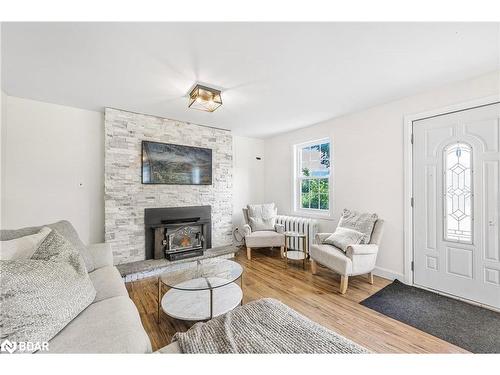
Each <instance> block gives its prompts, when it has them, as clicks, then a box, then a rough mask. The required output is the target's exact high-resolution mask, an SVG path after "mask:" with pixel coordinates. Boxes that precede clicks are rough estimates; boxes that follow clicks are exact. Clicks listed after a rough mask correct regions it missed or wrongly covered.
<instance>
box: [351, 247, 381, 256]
mask: <svg viewBox="0 0 500 375" xmlns="http://www.w3.org/2000/svg"><path fill="white" fill-rule="evenodd" d="M377 253H378V245H376V244H362V245H349V246H347V251H346V255H347V256H348V257H349V258H352V257H353V256H354V255H369V254H377Z"/></svg>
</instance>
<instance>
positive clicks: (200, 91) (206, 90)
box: [188, 85, 222, 112]
mask: <svg viewBox="0 0 500 375" xmlns="http://www.w3.org/2000/svg"><path fill="white" fill-rule="evenodd" d="M221 105H222V97H221V96H220V90H216V89H212V88H210V87H207V86H202V85H196V86H195V87H194V88H193V89H192V90H191V93H190V94H189V105H188V107H189V108H194V109H199V110H200V111H207V112H213V111H215V110H216V109H217V108H219V107H220V106H221Z"/></svg>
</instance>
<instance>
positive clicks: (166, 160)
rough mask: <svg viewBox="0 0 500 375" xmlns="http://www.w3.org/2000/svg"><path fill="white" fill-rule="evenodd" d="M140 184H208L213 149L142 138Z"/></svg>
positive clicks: (210, 178)
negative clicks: (143, 139) (150, 140)
mask: <svg viewBox="0 0 500 375" xmlns="http://www.w3.org/2000/svg"><path fill="white" fill-rule="evenodd" d="M142 183H143V184H167V185H211V184H212V150H211V149H209V148H200V147H191V146H182V145H174V144H170V143H158V142H149V141H142Z"/></svg>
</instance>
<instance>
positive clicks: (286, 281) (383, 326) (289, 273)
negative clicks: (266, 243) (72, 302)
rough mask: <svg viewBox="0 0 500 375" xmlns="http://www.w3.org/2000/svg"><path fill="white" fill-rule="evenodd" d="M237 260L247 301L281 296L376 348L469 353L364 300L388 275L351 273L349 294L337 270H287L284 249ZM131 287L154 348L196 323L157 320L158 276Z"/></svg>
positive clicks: (317, 319)
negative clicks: (369, 276)
mask: <svg viewBox="0 0 500 375" xmlns="http://www.w3.org/2000/svg"><path fill="white" fill-rule="evenodd" d="M234 260H235V261H237V262H238V263H240V264H241V265H242V266H243V267H244V273H243V295H244V300H243V301H244V303H247V302H249V301H252V300H255V299H259V298H263V297H273V298H276V299H278V300H280V301H282V302H283V303H285V304H287V305H288V306H290V307H292V308H293V309H295V310H297V311H298V312H300V313H302V314H303V315H305V316H307V317H308V318H310V319H311V320H314V321H315V322H317V323H319V324H322V325H323V326H325V327H327V328H330V329H332V330H334V331H335V332H338V333H339V334H341V335H343V336H345V337H347V338H349V339H351V340H353V341H355V342H357V343H359V344H361V345H363V346H364V347H366V348H368V349H369V350H371V351H373V352H377V353H466V351H465V350H464V349H461V348H459V347H457V346H454V345H452V344H450V343H447V342H445V341H443V340H441V339H438V338H436V337H434V336H431V335H429V334H427V333H425V332H422V331H419V330H417V329H415V328H413V327H410V326H408V325H406V324H403V323H401V322H398V321H396V320H393V319H391V318H389V317H386V316H384V315H382V314H379V313H377V312H376V311H373V310H370V309H368V308H366V307H364V306H362V305H360V304H359V302H360V301H362V300H364V299H365V298H367V297H368V296H370V295H372V294H373V293H375V292H377V291H378V290H380V289H381V288H383V287H384V286H386V285H387V284H389V283H390V281H389V280H386V279H383V278H380V277H374V284H373V285H370V284H369V283H368V282H367V279H366V277H365V276H356V277H351V278H349V288H348V289H347V293H346V294H345V295H341V294H340V293H339V292H338V289H339V283H340V277H339V276H338V275H336V274H334V273H333V272H331V271H330V270H328V269H326V268H324V267H319V268H318V274H317V275H312V274H311V271H310V264H308V267H307V270H306V271H304V270H303V269H302V265H301V262H297V263H296V264H290V265H289V267H288V269H285V267H284V263H283V260H282V259H281V258H280V254H279V249H274V250H270V249H260V250H255V251H253V252H252V260H251V261H248V260H247V259H246V257H245V252H244V251H240V252H239V253H238V254H237V256H236V257H235V259H234ZM126 286H127V290H128V292H129V295H130V298H132V300H133V301H134V303H135V304H136V306H137V308H138V310H139V313H140V316H141V319H142V323H143V325H144V328H145V330H146V332H147V333H148V335H149V338H150V339H151V343H152V346H153V350H157V349H159V348H161V347H163V346H165V345H168V344H169V343H170V340H171V338H172V336H173V335H174V333H175V332H178V331H185V330H187V329H188V328H189V327H190V326H191V325H192V323H189V322H184V321H180V320H177V319H173V318H170V317H169V316H167V315H166V314H164V313H162V315H161V320H160V323H159V324H158V323H157V321H156V314H157V302H156V300H157V293H158V289H157V288H158V287H157V279H156V278H148V279H143V280H138V281H134V282H131V283H127V284H126Z"/></svg>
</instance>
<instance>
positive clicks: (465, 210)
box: [444, 143, 472, 243]
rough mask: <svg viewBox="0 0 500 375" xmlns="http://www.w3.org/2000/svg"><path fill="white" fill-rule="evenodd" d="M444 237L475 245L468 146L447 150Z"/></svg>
mask: <svg viewBox="0 0 500 375" xmlns="http://www.w3.org/2000/svg"><path fill="white" fill-rule="evenodd" d="M444 158H445V184H444V185H445V218H444V238H445V240H448V241H455V242H464V243H472V149H471V147H470V146H469V145H467V144H465V143H454V144H451V145H449V146H447V147H446V148H445V151H444Z"/></svg>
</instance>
